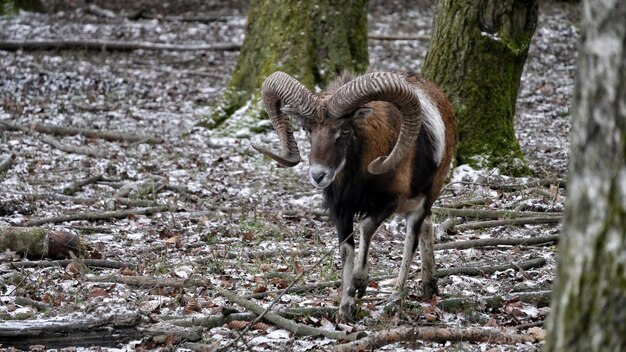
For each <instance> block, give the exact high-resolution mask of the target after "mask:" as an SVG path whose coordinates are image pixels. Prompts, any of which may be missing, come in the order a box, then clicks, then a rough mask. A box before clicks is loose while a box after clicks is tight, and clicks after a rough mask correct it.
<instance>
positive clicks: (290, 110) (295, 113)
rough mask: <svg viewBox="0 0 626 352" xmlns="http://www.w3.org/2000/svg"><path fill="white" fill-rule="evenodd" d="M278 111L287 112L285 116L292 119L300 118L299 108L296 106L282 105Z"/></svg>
mask: <svg viewBox="0 0 626 352" xmlns="http://www.w3.org/2000/svg"><path fill="white" fill-rule="evenodd" d="M280 111H282V112H283V113H285V114H287V116H289V117H291V118H293V119H300V117H301V115H300V110H299V109H297V108H294V107H292V106H289V105H285V106H283V107H281V108H280Z"/></svg>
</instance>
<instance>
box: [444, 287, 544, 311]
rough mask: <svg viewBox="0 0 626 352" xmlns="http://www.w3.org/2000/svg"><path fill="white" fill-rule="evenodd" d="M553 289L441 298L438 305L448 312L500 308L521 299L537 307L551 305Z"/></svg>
mask: <svg viewBox="0 0 626 352" xmlns="http://www.w3.org/2000/svg"><path fill="white" fill-rule="evenodd" d="M551 298H552V291H537V292H516V293H510V294H505V295H497V296H482V297H458V298H446V299H442V300H440V301H439V302H438V303H437V305H438V306H439V307H440V308H441V309H443V310H445V311H446V312H450V313H456V312H460V311H470V310H476V309H477V308H476V307H480V308H482V309H499V308H501V307H502V304H503V303H504V302H511V301H521V302H525V303H531V304H533V305H534V306H536V307H537V308H541V307H549V306H550V299H551Z"/></svg>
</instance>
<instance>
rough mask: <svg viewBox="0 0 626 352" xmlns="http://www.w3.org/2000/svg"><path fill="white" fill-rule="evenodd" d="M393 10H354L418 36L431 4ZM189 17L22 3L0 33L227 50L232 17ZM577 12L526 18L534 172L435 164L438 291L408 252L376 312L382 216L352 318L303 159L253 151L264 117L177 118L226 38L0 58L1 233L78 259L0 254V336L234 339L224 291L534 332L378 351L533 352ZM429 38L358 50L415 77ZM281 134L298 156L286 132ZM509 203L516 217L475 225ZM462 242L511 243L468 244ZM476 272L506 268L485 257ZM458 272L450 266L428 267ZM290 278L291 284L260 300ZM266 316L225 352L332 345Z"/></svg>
mask: <svg viewBox="0 0 626 352" xmlns="http://www.w3.org/2000/svg"><path fill="white" fill-rule="evenodd" d="M392 10H393V9H390V7H383V6H382V5H381V6H377V5H374V6H372V9H371V11H370V13H371V15H370V31H371V32H372V33H378V34H408V35H414V34H425V35H427V34H429V33H430V24H431V19H432V15H433V9H432V8H428V7H426V8H413V9H403V10H402V11H392ZM209 11H210V10H207V12H196V13H194V15H206V16H211V15H219V16H220V20H219V21H208V22H198V21H190V22H187V21H181V20H180V18H178V19H176V18H173V19H172V18H161V19H145V18H140V19H137V20H129V19H127V18H125V17H123V16H120V13H119V12H118V13H117V16H116V17H112V18H107V17H101V16H96V15H94V14H93V13H90V12H88V11H86V10H85V8H84V7H81V8H78V9H71V10H66V11H63V12H56V13H52V14H34V13H21V14H20V15H18V16H16V17H13V18H3V19H0V41H5V40H8V39H13V40H25V39H56V40H67V39H76V40H103V39H108V40H118V41H141V42H158V43H172V44H179V45H183V44H184V45H204V44H212V43H237V44H240V43H241V42H242V40H243V34H244V29H245V26H246V18H245V16H244V15H243V14H242V12H243V11H240V10H232V11H230V12H228V11H226V12H224V11H221V12H219V13H212V12H209ZM183 15H184V14H183ZM577 18H578V14H577V10H576V9H575V8H574V7H570V6H569V5H565V4H560V3H552V2H547V3H545V4H543V5H542V8H541V11H540V22H539V27H538V28H537V31H536V34H535V37H534V39H533V43H532V46H531V50H530V54H529V58H528V62H527V64H526V68H525V71H524V74H523V77H522V83H521V90H520V94H519V99H518V105H517V113H516V119H515V128H516V133H517V136H518V139H519V141H520V144H521V146H522V149H523V151H524V153H525V155H526V158H527V161H528V162H529V164H530V165H531V168H532V170H533V173H534V175H533V177H529V178H523V179H520V178H510V177H506V176H504V175H501V174H500V173H499V172H498V170H472V169H470V168H468V167H466V166H460V167H457V168H456V169H455V170H454V171H453V175H452V177H451V179H450V183H449V184H448V185H447V186H446V187H445V189H444V191H443V194H442V196H441V197H440V199H439V200H438V202H437V203H436V209H435V218H434V222H435V224H441V223H443V222H446V223H447V224H449V223H450V220H458V224H457V225H455V226H453V227H449V228H448V229H446V230H445V231H440V232H441V238H440V241H439V243H440V244H441V246H440V247H438V250H437V251H436V259H437V268H438V269H439V274H440V276H441V279H440V284H439V289H440V296H439V297H437V299H432V300H428V301H424V300H421V299H420V296H419V268H420V261H419V258H417V259H416V261H415V263H414V265H413V266H412V269H413V271H414V272H413V273H412V276H411V277H412V278H413V279H412V280H410V294H409V296H408V299H407V301H406V304H405V309H404V310H403V311H402V314H400V315H387V314H386V313H385V312H384V311H383V310H382V306H383V303H384V302H385V298H386V297H388V296H389V294H390V292H391V289H392V287H393V282H394V281H393V278H392V277H393V274H394V273H397V270H398V265H399V262H400V260H401V252H402V243H403V237H404V236H403V231H404V224H403V221H402V219H392V220H390V221H388V222H387V223H385V224H384V225H383V226H382V228H381V229H380V230H379V232H378V234H377V236H376V237H375V238H374V243H373V249H372V253H371V265H370V267H371V277H372V278H374V280H372V283H371V284H370V287H369V289H368V292H367V293H366V296H365V297H364V298H363V299H362V300H361V302H360V312H359V320H358V321H357V322H356V323H354V324H351V325H336V324H334V323H333V322H334V318H333V314H334V309H335V307H337V305H338V298H339V289H338V284H337V280H338V279H339V270H338V268H339V263H340V260H339V256H338V250H337V248H336V244H337V243H336V242H337V241H336V238H335V235H334V231H333V228H332V227H331V225H330V224H329V223H328V221H327V218H326V216H325V214H324V212H323V211H321V210H320V203H321V195H320V194H319V192H318V191H317V190H315V189H313V188H312V187H311V186H310V185H309V183H308V181H307V177H306V176H305V174H306V165H307V162H306V160H305V162H303V163H301V164H300V165H299V166H297V167H295V168H293V169H284V168H278V167H277V166H276V164H275V163H273V162H269V161H268V160H267V159H263V158H262V157H261V156H260V155H259V154H257V153H255V152H254V151H252V150H251V148H250V143H251V142H256V143H259V144H265V145H270V146H272V147H277V145H278V143H277V137H276V135H275V133H274V132H271V131H268V132H267V133H262V134H252V133H250V131H249V130H246V129H243V130H241V131H237V132H236V134H233V135H228V134H227V133H226V132H224V131H219V130H218V131H210V130H207V129H204V128H202V127H198V126H197V124H198V122H200V121H201V120H202V119H203V118H204V117H205V116H206V115H207V114H208V113H209V112H210V110H211V106H212V103H214V102H215V101H216V99H218V98H219V97H220V94H221V93H222V92H223V91H224V88H225V86H226V84H227V83H228V79H229V75H230V73H231V72H232V70H233V68H234V64H235V60H236V57H237V54H238V52H237V51H236V50H235V51H221V50H196V51H194V50H192V51H179V50H176V51H174V50H144V49H139V50H132V51H93V50H91V51H90V50H50V51H31V50H23V51H22V50H20V51H0V64H1V67H2V71H1V72H0V131H1V134H0V163H2V164H4V163H3V162H4V161H7V160H11V161H10V162H9V163H8V164H7V170H4V171H0V239H1V238H3V237H8V235H9V231H8V230H7V229H13V228H16V227H24V228H34V227H41V228H43V229H44V230H45V231H49V232H50V233H51V234H52V237H54V238H57V237H59V236H61V237H62V236H78V237H79V238H80V242H81V244H82V245H81V252H80V253H81V256H80V258H76V257H75V258H74V259H71V260H69V261H68V260H66V261H59V260H51V259H45V258H32V257H31V258H30V259H25V258H24V256H23V253H16V252H14V251H11V250H3V251H2V252H1V253H0V343H1V347H2V348H4V347H11V346H13V347H15V348H20V349H28V346H30V345H38V347H35V349H39V350H44V349H46V348H48V349H50V348H62V347H71V346H82V347H88V346H90V345H100V346H104V347H106V348H107V349H108V350H115V349H119V350H131V349H152V348H161V347H165V348H167V349H174V348H180V349H185V348H186V349H192V350H209V351H210V350H215V349H218V348H221V347H225V346H227V345H228V344H229V343H233V342H234V340H235V339H237V338H239V337H240V333H241V332H242V330H241V329H242V328H243V327H244V326H245V325H246V322H245V321H249V320H250V319H251V318H253V317H254V315H253V314H249V313H250V311H249V310H248V309H249V308H243V307H242V306H240V305H237V304H233V300H235V298H236V297H232V296H231V297H230V298H228V297H229V294H228V292H230V294H236V295H237V296H239V297H240V298H241V297H247V298H248V300H249V301H250V302H254V303H256V304H258V305H260V306H263V307H267V306H269V304H271V303H272V302H273V301H274V300H276V298H278V299H277V300H276V301H277V302H276V304H275V305H274V306H273V308H272V311H278V312H283V313H285V312H290V314H291V315H287V317H288V318H289V321H290V322H291V323H299V324H302V325H306V326H309V327H315V328H318V329H320V330H321V331H326V332H337V333H346V334H349V333H353V332H360V331H363V332H368V333H371V332H374V331H377V330H382V329H389V328H394V327H401V326H414V327H437V328H442V329H443V330H446V329H448V330H451V329H465V330H467V329H469V328H482V329H484V330H481V331H499V332H503V333H505V334H510V335H515V336H518V335H523V336H531V337H532V341H529V342H524V343H518V344H503V341H498V340H496V339H491V340H488V341H485V340H483V341H476V342H473V341H471V340H470V339H469V338H467V337H463V338H461V341H456V342H443V343H442V342H438V341H433V340H429V339H424V340H422V339H419V340H414V341H412V342H400V343H395V344H391V345H388V346H386V347H383V350H394V351H402V350H407V351H409V350H424V351H442V350H472V351H487V350H488V351H501V350H503V351H504V350H520V351H538V350H539V349H540V348H541V345H542V342H541V341H542V338H543V337H542V334H543V332H544V331H543V330H542V328H541V326H542V322H543V320H544V319H545V317H546V314H547V313H548V312H549V307H548V305H549V303H548V302H549V295H550V289H551V284H552V282H553V279H554V272H555V255H556V246H555V238H556V235H558V234H559V232H560V225H559V224H558V223H557V222H558V219H559V218H560V216H561V215H562V212H563V202H564V186H565V184H564V181H563V178H564V177H565V174H566V171H567V164H568V149H569V144H568V138H569V137H568V135H569V126H570V106H571V98H572V93H573V84H574V83H573V76H574V71H575V61H576V44H577V39H578V26H577ZM427 46H428V41H427V40H413V41H388V40H385V41H383V40H370V63H371V66H372V68H373V69H383V70H396V69H402V70H413V71H419V69H420V65H421V62H422V60H423V58H424V56H425V53H426V50H427ZM50 126H60V127H63V128H65V129H66V130H65V133H70V132H72V131H69V132H68V130H67V128H70V127H71V128H83V129H90V130H97V131H100V132H102V131H117V132H123V133H126V134H127V135H124V136H121V137H122V138H121V139H117V140H112V139H106V136H102V135H91V136H86V135H85V133H82V134H77V135H71V136H70V135H60V134H59V133H61V132H59V131H56V132H55V133H52V132H54V131H51V130H50V129H49V128H48V129H46V128H44V127H50ZM150 136H153V137H155V138H150ZM118 137H120V136H118ZM134 137H137V138H134ZM297 138H299V139H300V141H301V142H302V143H301V145H302V146H303V147H304V149H305V151H304V152H303V154H305V155H306V147H307V146H308V143H307V142H306V141H305V136H304V134H302V133H298V134H297ZM11 155H14V156H15V157H14V159H10V158H11ZM82 181H84V182H82ZM495 210H498V211H501V212H499V213H494V212H493V211H495ZM62 215H63V216H70V217H69V218H65V219H64V218H58V217H59V216H62ZM515 217H521V218H522V220H518V221H520V222H521V224H517V225H511V224H509V225H504V226H494V224H493V223H485V222H484V220H496V219H500V220H507V219H512V218H515ZM80 219H82V220H80ZM530 219H532V220H530ZM537 219H539V220H537ZM541 219H544V220H541ZM555 219H556V221H555ZM446 220H448V221H446ZM531 221H535V222H537V221H539V222H547V224H531ZM68 233H69V234H70V235H68ZM477 239H490V240H496V241H499V240H502V241H506V240H518V243H514V242H489V243H487V244H484V243H483V244H480V243H479V244H476V243H471V242H470V243H468V242H466V241H468V240H477ZM533 239H534V240H536V242H531V241H532V240H533ZM0 242H1V241H0ZM507 243H508V244H507ZM468 246H469V247H468ZM13 249H16V248H13ZM75 251H76V249H75ZM496 265H497V266H504V267H501V268H495V269H496V270H489V269H490V268H489V266H496ZM458 268H465V269H463V270H460V271H452V272H451V271H446V270H449V269H450V270H456V269H458ZM294 281H295V283H293V287H294V288H299V290H295V291H290V292H287V293H285V294H283V295H282V296H280V297H279V294H278V293H277V291H278V290H280V289H284V288H286V287H288V286H289V285H290V284H292V282H294ZM305 285H312V286H313V287H308V286H305ZM223 289H226V290H227V291H226V292H225V291H224V290H223ZM252 294H258V296H262V297H259V298H251V297H250V296H249V295H252ZM258 296H257V297H258ZM461 303H462V304H461ZM294 308H302V309H301V310H299V311H296V310H294ZM290 309H291V310H290ZM233 312H237V313H233ZM285 314H286V313H285ZM209 318H211V319H209ZM264 322H265V323H262V324H256V325H255V326H254V328H253V329H250V330H249V331H246V332H245V333H244V334H243V337H241V339H240V341H238V342H236V345H233V346H234V347H233V348H232V349H233V350H243V349H250V350H254V351H266V350H268V351H269V350H285V351H307V350H328V349H331V348H332V347H333V346H337V345H338V344H339V343H340V342H339V341H337V340H335V339H333V338H329V337H301V336H296V335H294V334H293V333H292V332H289V331H288V330H286V329H287V327H286V326H280V324H278V325H276V324H273V323H267V321H265V320H264ZM483 337H484V336H483ZM81 350H83V349H81Z"/></svg>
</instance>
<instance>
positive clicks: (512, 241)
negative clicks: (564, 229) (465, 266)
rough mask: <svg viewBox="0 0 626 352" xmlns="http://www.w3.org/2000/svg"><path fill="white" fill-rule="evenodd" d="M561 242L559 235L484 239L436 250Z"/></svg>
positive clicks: (439, 247)
mask: <svg viewBox="0 0 626 352" xmlns="http://www.w3.org/2000/svg"><path fill="white" fill-rule="evenodd" d="M558 240H559V235H551V236H540V237H530V238H483V239H478V240H468V241H457V242H449V243H439V244H436V245H435V247H434V248H435V250H443V249H468V248H475V247H486V246H521V245H524V246H533V245H537V244H544V243H550V242H556V241H558Z"/></svg>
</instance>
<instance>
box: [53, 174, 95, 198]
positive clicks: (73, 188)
mask: <svg viewBox="0 0 626 352" xmlns="http://www.w3.org/2000/svg"><path fill="white" fill-rule="evenodd" d="M102 176H103V175H102V174H96V175H93V176H91V177H87V178H86V179H84V180H80V181H76V182H73V183H72V184H70V185H69V186H67V187H65V188H63V194H65V195H68V196H71V195H73V194H74V193H76V192H78V191H80V189H81V188H83V187H85V186H87V185H90V184H93V183H96V182H98V181H100V180H102Z"/></svg>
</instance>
